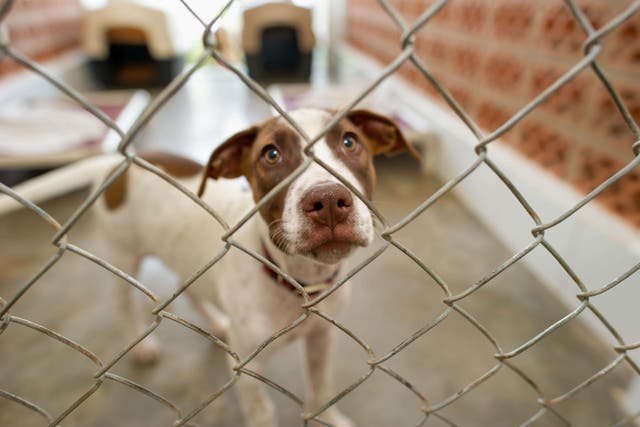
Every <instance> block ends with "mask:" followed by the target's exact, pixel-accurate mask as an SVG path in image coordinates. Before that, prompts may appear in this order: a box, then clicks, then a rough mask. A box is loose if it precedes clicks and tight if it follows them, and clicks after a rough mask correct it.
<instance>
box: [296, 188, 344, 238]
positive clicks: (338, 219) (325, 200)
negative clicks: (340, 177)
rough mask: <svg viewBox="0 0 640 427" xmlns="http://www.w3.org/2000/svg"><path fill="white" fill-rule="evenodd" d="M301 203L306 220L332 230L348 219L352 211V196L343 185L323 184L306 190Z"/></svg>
mask: <svg viewBox="0 0 640 427" xmlns="http://www.w3.org/2000/svg"><path fill="white" fill-rule="evenodd" d="M301 203H302V210H303V212H304V213H305V215H306V216H307V217H308V218H310V219H311V220H313V221H314V222H317V223H318V224H322V225H328V226H329V227H331V228H333V227H334V226H335V225H336V224H340V223H342V222H344V221H345V220H346V219H347V218H348V217H349V214H350V213H351V211H352V209H353V196H351V192H350V191H349V190H348V189H347V188H346V187H345V186H344V185H341V184H335V183H324V184H317V185H314V186H313V187H311V188H310V189H309V190H307V192H306V193H305V194H304V196H303V197H302V202H301Z"/></svg>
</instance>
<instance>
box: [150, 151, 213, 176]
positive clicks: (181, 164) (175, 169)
mask: <svg viewBox="0 0 640 427" xmlns="http://www.w3.org/2000/svg"><path fill="white" fill-rule="evenodd" d="M139 157H140V158H142V159H144V160H146V161H148V162H149V163H151V164H152V165H155V166H158V167H159V168H161V169H162V170H164V171H165V172H166V173H168V174H169V175H171V176H173V177H175V178H188V177H190V176H195V175H198V174H199V173H200V172H201V171H202V165H201V164H200V163H198V162H194V161H193V160H191V159H187V158H186V157H181V156H176V155H175V154H170V153H166V152H162V151H147V152H144V153H140V154H139Z"/></svg>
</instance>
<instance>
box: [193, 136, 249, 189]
mask: <svg viewBox="0 0 640 427" xmlns="http://www.w3.org/2000/svg"><path fill="white" fill-rule="evenodd" d="M259 130H260V128H259V127H258V126H252V127H250V128H248V129H245V130H243V131H241V132H238V133H236V134H235V135H233V136H232V137H230V138H229V139H227V140H226V141H225V142H223V143H222V144H221V145H220V146H219V147H218V148H216V149H215V150H214V152H213V153H211V157H209V161H208V162H207V165H206V167H205V169H204V174H203V176H202V181H201V182H200V188H199V189H198V197H201V196H202V194H204V190H205V187H206V185H207V179H208V178H213V179H218V178H221V177H222V178H237V177H239V176H241V175H244V173H245V171H244V168H245V166H246V165H245V162H244V159H245V157H246V156H245V155H246V153H247V152H248V151H249V149H250V148H251V145H252V144H253V142H254V141H255V139H256V137H257V136H258V131H259Z"/></svg>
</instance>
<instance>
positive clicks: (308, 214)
mask: <svg viewBox="0 0 640 427" xmlns="http://www.w3.org/2000/svg"><path fill="white" fill-rule="evenodd" d="M290 115H291V117H292V118H293V119H294V120H295V121H296V122H297V123H298V124H299V126H301V127H302V129H304V131H305V132H306V133H307V135H309V136H314V135H317V134H318V133H319V132H320V131H321V130H322V129H323V128H324V127H325V126H326V124H327V123H328V122H329V120H330V119H331V117H332V115H331V113H329V112H327V111H324V110H315V109H304V110H297V111H294V112H292V113H290ZM303 148H304V141H303V139H302V138H301V137H300V136H299V135H298V134H297V133H296V131H295V130H294V129H293V128H292V127H291V126H290V125H289V124H288V123H287V122H286V121H285V120H284V119H282V118H273V119H270V120H268V121H266V122H264V123H262V124H260V125H257V126H253V127H251V128H249V129H246V130H244V131H242V132H239V133H237V134H235V135H233V136H232V137H231V138H229V139H228V140H227V141H225V142H224V143H223V144H222V145H220V146H219V147H218V148H217V149H216V150H215V151H214V152H213V154H212V155H211V158H210V159H209V163H208V164H207V167H206V172H205V176H204V177H203V182H202V185H201V187H200V193H202V192H204V187H205V183H206V179H207V178H208V177H210V178H214V179H218V178H221V177H222V178H236V177H239V176H242V175H244V176H245V177H246V178H247V179H248V181H249V183H250V185H251V188H252V190H253V197H254V200H255V201H256V202H258V201H259V200H261V199H262V198H263V197H264V196H265V195H266V194H267V193H268V192H269V191H270V190H271V189H272V188H274V187H275V186H276V185H277V184H278V183H280V182H281V181H282V180H284V179H285V178H286V177H287V176H288V175H289V174H290V173H291V172H293V171H294V170H295V169H296V168H297V167H298V166H300V165H301V164H302V162H303V161H304V159H305V154H304V152H303ZM401 150H409V151H410V152H411V154H413V155H414V156H416V157H418V154H417V153H416V151H415V150H414V149H413V147H412V146H411V145H410V144H408V143H407V141H406V140H405V138H404V136H403V135H402V133H401V132H400V130H399V129H398V127H397V126H396V125H395V124H394V123H393V121H391V120H390V119H388V118H386V117H384V116H380V115H378V114H375V113H372V112H370V111H365V110H356V111H352V112H350V113H349V114H348V115H347V117H346V118H344V119H342V120H340V121H339V122H338V123H337V124H336V125H335V126H334V127H333V128H332V129H331V130H330V131H329V132H328V133H327V135H326V136H325V137H324V138H322V139H321V140H320V141H318V143H316V144H315V145H314V152H315V154H316V156H317V157H318V158H319V159H320V160H321V161H323V162H325V163H326V164H328V165H329V166H330V167H331V168H332V169H334V170H335V171H336V172H338V173H339V174H340V175H341V176H342V177H343V178H345V179H346V180H347V181H348V182H349V183H350V184H351V185H353V186H354V187H355V188H357V189H358V190H359V191H360V193H362V194H363V195H365V196H366V197H368V198H371V197H372V195H373V189H374V187H375V183H376V174H375V170H374V167H373V157H374V156H376V155H378V154H387V155H390V154H393V153H396V152H398V151H401ZM260 214H261V217H262V218H263V219H264V221H265V222H266V224H267V226H268V230H269V237H270V239H271V241H272V242H273V243H274V244H275V245H276V247H278V248H279V249H281V250H282V251H284V252H285V253H287V254H289V255H295V254H299V255H304V256H307V257H310V258H312V259H314V260H316V261H319V262H322V263H327V264H333V263H336V262H338V261H340V260H342V259H343V258H344V257H346V256H347V255H348V254H349V253H351V251H352V250H353V249H355V248H356V247H358V246H367V245H368V244H370V243H371V241H372V240H373V236H374V233H373V221H372V217H371V213H370V212H369V210H368V208H367V207H366V205H365V204H364V203H363V202H362V201H361V200H360V199H358V198H357V197H356V196H355V195H354V194H353V193H352V192H351V191H350V190H349V189H348V188H347V187H346V186H344V185H343V184H342V183H341V182H340V181H339V180H338V179H337V178H335V177H334V176H333V175H331V174H330V173H329V172H327V170H326V169H324V168H323V167H321V166H320V165H318V164H316V163H313V164H311V165H310V166H309V167H308V168H307V169H306V170H305V171H304V172H303V173H302V174H300V175H299V176H298V177H297V178H296V179H295V180H293V181H292V182H291V183H290V184H289V185H288V186H286V187H285V188H283V189H282V190H281V191H280V192H279V193H278V194H277V195H276V196H275V197H273V198H272V199H271V200H269V202H267V203H266V204H265V205H264V206H263V207H262V208H261V209H260Z"/></svg>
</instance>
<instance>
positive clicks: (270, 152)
mask: <svg viewBox="0 0 640 427" xmlns="http://www.w3.org/2000/svg"><path fill="white" fill-rule="evenodd" d="M262 155H263V156H264V158H265V160H266V161H267V163H269V164H274V163H277V162H278V160H280V157H281V156H280V151H278V149H277V148H276V146H275V145H267V146H266V147H264V150H262Z"/></svg>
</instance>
